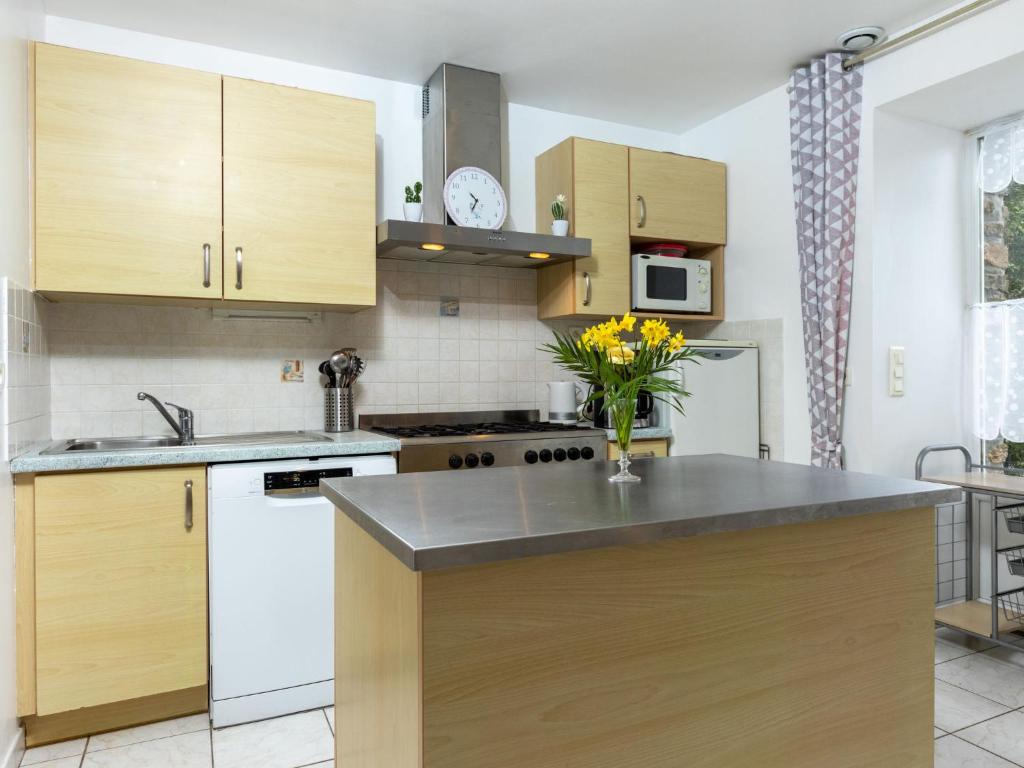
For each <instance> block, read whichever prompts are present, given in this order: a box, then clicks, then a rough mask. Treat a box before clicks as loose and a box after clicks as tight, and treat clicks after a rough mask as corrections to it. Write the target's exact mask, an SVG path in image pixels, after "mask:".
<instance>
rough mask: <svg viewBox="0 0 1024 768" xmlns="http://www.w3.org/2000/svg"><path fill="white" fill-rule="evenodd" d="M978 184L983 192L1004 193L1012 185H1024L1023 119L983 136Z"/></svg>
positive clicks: (999, 127) (996, 128) (994, 128)
mask: <svg viewBox="0 0 1024 768" xmlns="http://www.w3.org/2000/svg"><path fill="white" fill-rule="evenodd" d="M984 139H985V140H984V142H983V143H982V149H981V157H980V162H979V163H978V171H979V173H978V176H979V178H978V183H979V185H980V186H981V189H982V191H984V192H1002V191H1003V190H1004V189H1006V188H1007V187H1008V186H1010V182H1011V181H1015V182H1017V183H1018V184H1024V119H1018V120H1015V121H1013V122H1010V123H1004V124H1002V125H997V126H995V127H993V128H990V129H989V130H987V131H985V133H984Z"/></svg>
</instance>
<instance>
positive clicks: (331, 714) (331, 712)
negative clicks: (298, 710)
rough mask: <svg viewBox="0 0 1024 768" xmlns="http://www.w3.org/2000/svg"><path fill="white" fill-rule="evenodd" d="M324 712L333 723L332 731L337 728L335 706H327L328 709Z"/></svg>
mask: <svg viewBox="0 0 1024 768" xmlns="http://www.w3.org/2000/svg"><path fill="white" fill-rule="evenodd" d="M324 714H325V715H327V720H328V722H330V724H331V730H332V731H333V730H335V728H334V707H327V709H325V710H324Z"/></svg>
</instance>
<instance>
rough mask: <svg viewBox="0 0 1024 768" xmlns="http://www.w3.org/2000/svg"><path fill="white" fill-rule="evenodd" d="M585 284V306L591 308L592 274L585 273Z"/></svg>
mask: <svg viewBox="0 0 1024 768" xmlns="http://www.w3.org/2000/svg"><path fill="white" fill-rule="evenodd" d="M583 284H584V285H585V286H586V291H585V293H584V294H583V306H584V307H589V306H590V293H591V290H590V289H591V285H590V273H589V272H584V273H583Z"/></svg>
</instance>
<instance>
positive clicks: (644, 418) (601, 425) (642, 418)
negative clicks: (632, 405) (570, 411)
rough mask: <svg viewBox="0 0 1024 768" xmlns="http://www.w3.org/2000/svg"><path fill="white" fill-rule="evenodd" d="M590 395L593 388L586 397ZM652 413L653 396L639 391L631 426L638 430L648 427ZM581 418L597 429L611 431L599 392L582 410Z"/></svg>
mask: <svg viewBox="0 0 1024 768" xmlns="http://www.w3.org/2000/svg"><path fill="white" fill-rule="evenodd" d="M591 394H594V388H593V386H591V388H590V393H588V397H589V395H591ZM652 413H654V396H653V395H652V394H651V393H650V392H648V391H647V390H644V389H641V390H640V392H639V394H638V395H637V397H636V415H635V416H634V417H633V426H634V427H636V428H638V429H639V428H642V427H649V426H650V420H651V414H652ZM583 417H584V418H588V419H591V420H593V422H594V426H595V427H597V428H598V429H612V424H611V422H610V420H609V418H608V414H607V413H606V412H605V409H604V397H602V396H601V393H600V392H598V396H597V397H595V398H594V399H593V400H591V401H590V402H589V403H588V404H587V406H586V408H584V409H583Z"/></svg>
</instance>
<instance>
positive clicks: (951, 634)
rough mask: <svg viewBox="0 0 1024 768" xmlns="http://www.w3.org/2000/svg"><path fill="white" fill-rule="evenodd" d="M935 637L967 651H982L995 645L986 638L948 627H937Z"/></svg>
mask: <svg viewBox="0 0 1024 768" xmlns="http://www.w3.org/2000/svg"><path fill="white" fill-rule="evenodd" d="M935 639H936V640H942V641H943V642H944V643H950V644H951V645H959V646H961V647H963V648H966V649H967V650H969V651H984V650H985V649H986V648H992V647H994V646H995V643H992V642H990V641H988V640H982V639H980V638H977V637H972V636H971V635H965V634H964V633H963V632H957V631H956V630H954V629H950V628H949V627H937V628H936V630H935Z"/></svg>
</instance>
